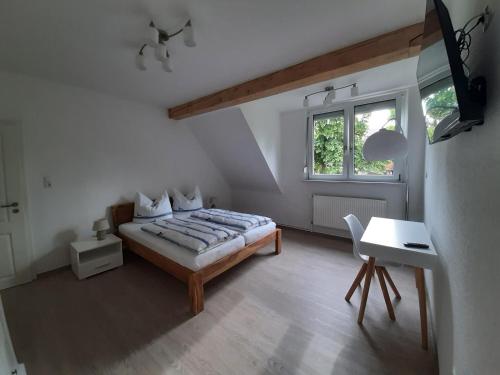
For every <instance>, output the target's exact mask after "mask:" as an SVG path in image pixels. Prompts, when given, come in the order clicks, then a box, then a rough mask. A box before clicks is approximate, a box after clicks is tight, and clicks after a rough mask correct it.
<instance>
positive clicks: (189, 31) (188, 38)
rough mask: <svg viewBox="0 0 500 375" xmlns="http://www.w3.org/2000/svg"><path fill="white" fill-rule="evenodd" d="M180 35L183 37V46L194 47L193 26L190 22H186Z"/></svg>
mask: <svg viewBox="0 0 500 375" xmlns="http://www.w3.org/2000/svg"><path fill="white" fill-rule="evenodd" d="M182 35H183V36H184V45H185V46H187V47H195V46H196V42H195V41H194V33H193V25H192V24H191V20H189V21H187V22H186V24H185V25H184V29H183V30H182Z"/></svg>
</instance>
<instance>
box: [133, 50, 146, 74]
mask: <svg viewBox="0 0 500 375" xmlns="http://www.w3.org/2000/svg"><path fill="white" fill-rule="evenodd" d="M135 66H137V69H139V70H143V71H144V70H146V59H145V57H144V54H143V53H142V52H140V53H139V54H138V55H137V56H136V57H135Z"/></svg>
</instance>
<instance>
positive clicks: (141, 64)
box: [135, 20, 196, 72]
mask: <svg viewBox="0 0 500 375" xmlns="http://www.w3.org/2000/svg"><path fill="white" fill-rule="evenodd" d="M181 33H182V34H183V38H184V45H185V46H187V47H195V46H196V42H195V41H194V32H193V24H192V23H191V20H188V21H187V22H186V23H185V25H184V26H183V27H182V28H181V29H179V30H177V31H176V32H175V33H172V34H169V33H167V32H166V31H165V30H162V29H160V28H158V27H156V26H155V24H154V23H153V21H151V22H150V23H149V36H148V38H147V40H146V43H144V44H143V45H142V47H141V49H140V50H139V53H138V54H137V56H136V60H135V64H136V66H137V68H138V69H139V70H142V71H144V70H146V69H147V66H146V58H145V55H144V49H145V48H146V47H151V48H154V55H155V57H156V59H157V60H158V61H160V62H161V63H162V67H163V70H165V71H166V72H171V71H172V61H171V57H170V54H169V52H168V43H169V40H170V39H172V38H173V37H175V36H177V35H179V34H181Z"/></svg>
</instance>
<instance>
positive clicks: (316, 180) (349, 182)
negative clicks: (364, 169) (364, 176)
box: [303, 179, 406, 185]
mask: <svg viewBox="0 0 500 375" xmlns="http://www.w3.org/2000/svg"><path fill="white" fill-rule="evenodd" d="M303 181H304V182H323V183H324V182H326V183H334V184H370V185H371V184H383V185H405V184H406V182H404V181H397V180H395V181H380V180H378V181H375V180H321V179H304V180H303Z"/></svg>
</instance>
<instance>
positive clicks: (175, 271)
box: [111, 203, 281, 315]
mask: <svg viewBox="0 0 500 375" xmlns="http://www.w3.org/2000/svg"><path fill="white" fill-rule="evenodd" d="M111 216H112V218H113V224H114V226H115V229H117V228H118V226H119V225H120V224H124V223H129V222H131V221H132V218H133V216H134V203H124V204H119V205H116V206H112V207H111ZM117 235H118V236H119V237H120V238H121V239H122V241H123V245H124V247H126V248H127V249H129V250H131V251H133V252H134V253H136V254H137V255H140V256H141V257H143V258H144V259H146V260H148V261H149V262H151V263H153V264H154V265H155V266H157V267H159V268H161V269H162V270H164V271H165V272H168V273H169V274H171V275H172V276H174V277H175V278H177V279H179V280H180V281H182V282H184V283H186V284H187V285H188V294H189V301H190V304H191V311H192V313H193V315H196V314H199V313H200V312H202V311H203V303H204V296H203V294H204V293H203V286H204V284H205V283H207V282H208V281H210V280H212V279H213V278H214V277H216V276H218V275H220V274H221V273H222V272H224V271H227V270H228V269H230V268H231V267H233V266H235V265H237V264H238V263H240V262H241V261H242V260H244V259H246V258H248V257H249V256H250V255H252V254H254V253H255V252H257V251H258V250H259V249H261V248H262V247H264V246H266V245H268V244H269V243H271V242H273V241H274V243H275V250H274V253H275V254H276V255H278V254H280V253H281V229H279V228H276V229H275V230H274V231H273V232H272V233H270V234H268V235H266V236H265V237H263V238H261V239H259V240H257V241H255V242H252V243H251V244H248V245H246V246H245V247H243V248H242V249H240V250H238V251H237V252H235V253H232V254H229V255H226V256H225V257H223V258H221V259H219V260H217V261H216V262H214V263H212V264H210V265H208V266H206V267H204V268H202V269H200V270H198V271H193V270H190V269H189V268H186V267H184V266H181V265H180V264H178V263H176V262H174V261H173V260H171V259H169V258H167V257H164V256H163V255H161V254H159V253H157V252H156V251H154V250H152V249H150V248H148V247H147V246H144V245H142V244H140V243H139V242H137V241H134V240H133V239H131V238H129V237H127V236H125V235H123V234H120V233H117Z"/></svg>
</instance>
